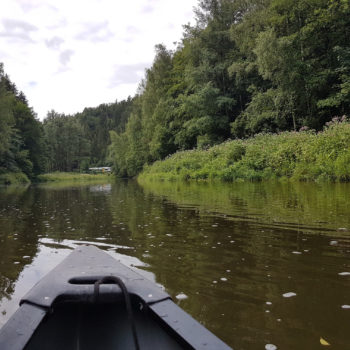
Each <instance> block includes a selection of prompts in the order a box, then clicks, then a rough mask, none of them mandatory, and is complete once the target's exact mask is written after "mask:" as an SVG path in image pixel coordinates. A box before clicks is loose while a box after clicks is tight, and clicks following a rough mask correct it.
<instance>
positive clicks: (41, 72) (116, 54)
mask: <svg viewBox="0 0 350 350" xmlns="http://www.w3.org/2000/svg"><path fill="white" fill-rule="evenodd" d="M196 5H197V0H178V1H174V0H161V1H160V0H133V1H116V0H74V1H72V0H60V1H57V0H1V1H0V48H1V50H0V62H3V63H4V65H5V71H6V72H7V73H8V74H9V75H10V78H11V80H12V81H13V82H15V83H16V85H17V87H18V88H19V89H20V90H23V92H24V93H25V95H26V96H27V98H28V100H29V102H30V104H31V105H32V106H33V108H34V110H35V111H36V112H37V113H38V115H39V117H40V118H41V119H42V118H43V117H44V116H45V115H46V112H47V111H48V110H50V109H52V108H53V109H55V110H57V111H58V112H63V113H67V114H69V113H75V112H78V111H81V110H82V109H83V108H84V107H92V106H97V105H98V104H100V103H106V102H113V101H115V100H116V99H117V100H122V99H124V98H126V97H127V96H128V95H134V94H135V92H136V90H137V86H138V84H139V82H140V81H141V78H142V76H143V73H144V70H145V68H147V67H149V66H150V65H151V64H152V60H153V58H154V46H155V45H156V44H158V43H164V44H165V45H167V47H168V48H173V42H176V41H179V40H180V39H181V36H182V25H183V24H186V23H188V22H189V21H192V22H193V12H192V8H193V6H196Z"/></svg>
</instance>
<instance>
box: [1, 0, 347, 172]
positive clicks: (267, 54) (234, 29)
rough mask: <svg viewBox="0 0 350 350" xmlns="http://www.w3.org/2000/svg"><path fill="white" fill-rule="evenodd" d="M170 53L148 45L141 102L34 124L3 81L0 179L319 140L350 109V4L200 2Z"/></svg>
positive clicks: (133, 167) (137, 166) (127, 167)
mask: <svg viewBox="0 0 350 350" xmlns="http://www.w3.org/2000/svg"><path fill="white" fill-rule="evenodd" d="M195 18H196V22H195V24H194V25H185V26H184V34H183V37H182V38H181V40H180V42H179V43H178V44H177V48H176V49H175V50H168V49H167V48H166V47H165V46H164V45H161V44H160V45H157V46H156V54H155V58H154V62H153V65H152V66H151V67H150V68H149V69H147V70H146V72H145V78H144V80H143V81H142V82H141V83H140V86H139V89H138V91H137V94H136V95H135V97H133V98H129V99H127V100H126V101H121V102H115V103H112V104H103V105H100V106H98V107H96V108H86V109H85V110H84V111H83V112H82V113H78V114H76V115H73V116H68V115H63V114H59V113H57V112H55V111H51V112H49V113H48V115H47V117H46V119H45V120H44V122H43V123H40V122H39V121H38V120H37V119H36V117H35V113H34V112H33V110H32V109H31V108H30V107H29V106H28V102H27V100H26V98H25V96H24V95H23V93H20V92H18V91H17V89H16V87H15V85H14V84H13V83H12V82H11V81H10V79H9V78H8V76H7V75H6V74H5V73H4V72H3V68H2V66H1V71H0V74H1V76H0V79H1V82H0V173H1V172H5V171H19V170H20V171H22V172H24V173H25V174H26V175H27V176H28V177H33V176H35V175H36V174H38V173H40V172H43V171H56V170H59V171H75V170H76V171H84V170H86V169H87V168H88V166H89V165H108V164H112V165H113V168H114V171H115V173H116V174H117V175H119V176H134V175H136V174H137V173H139V172H140V171H141V170H142V168H143V166H144V165H145V164H150V163H152V162H154V161H156V160H159V159H164V158H166V157H167V156H168V155H170V154H173V153H175V152H177V151H178V150H188V149H194V148H200V149H206V148H208V147H210V146H213V145H216V144H219V143H222V142H223V141H225V140H228V139H241V138H248V137H250V136H253V135H256V134H259V133H264V132H265V133H266V132H271V133H278V132H281V131H288V130H295V131H297V130H300V129H302V130H305V129H308V128H309V129H315V130H321V129H322V128H323V126H324V125H325V124H326V123H327V122H329V121H330V120H332V118H333V117H335V116H342V115H348V114H349V107H350V41H349V38H350V5H349V2H348V0H200V1H199V2H198V7H197V8H196V9H195Z"/></svg>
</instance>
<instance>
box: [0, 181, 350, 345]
mask: <svg viewBox="0 0 350 350" xmlns="http://www.w3.org/2000/svg"><path fill="white" fill-rule="evenodd" d="M349 199H350V185H349V184H322V185H320V184H305V183H303V184H290V183H236V184H206V183H199V184H197V183H191V184H188V183H166V182H164V183H145V184H141V185H140V184H138V183H137V182H136V181H119V182H115V183H111V184H100V185H82V186H78V185H75V186H62V185H60V186H57V185H54V186H49V185H46V186H44V185H42V186H31V187H28V188H22V187H8V188H0V326H1V325H2V324H3V323H4V322H6V320H7V319H8V318H9V317H10V316H11V315H12V314H13V312H14V311H15V310H16V308H17V305H18V301H19V300H20V298H21V297H22V296H23V294H24V293H25V292H27V291H28V290H29V289H30V288H31V287H32V286H33V285H34V284H35V283H36V282H37V281H38V280H39V279H40V278H41V277H42V276H43V275H44V274H45V273H47V272H48V271H50V270H51V269H52V268H53V267H54V266H55V265H57V264H58V263H59V262H60V261H62V259H63V258H64V257H65V256H67V255H68V254H69V253H70V252H71V250H72V249H74V248H75V247H77V246H79V245H80V244H84V243H91V244H94V245H97V246H99V247H100V248H101V249H103V250H105V251H107V252H108V253H109V254H111V255H112V256H114V257H116V258H118V259H119V260H121V261H122V262H123V263H125V264H126V265H128V266H131V267H132V268H134V269H137V270H138V271H139V272H140V273H142V274H144V275H145V276H147V277H148V278H150V279H151V280H153V281H156V282H157V283H159V284H161V285H163V286H164V288H165V289H166V291H167V292H168V293H169V294H170V295H171V296H172V297H173V298H174V300H175V301H176V302H177V303H178V304H179V305H180V306H181V307H182V308H183V309H185V310H186V311H187V312H189V313H190V314H191V315H192V316H193V317H194V318H196V319H197V320H199V321H200V322H201V323H202V324H203V325H204V326H206V327H207V328H208V329H210V330H211V331H212V332H214V333H215V334H216V335H217V336H219V337H220V338H222V339H223V340H224V341H225V342H227V343H228V344H229V345H230V346H232V347H233V348H234V349H246V350H250V349H253V350H255V349H265V348H269V345H268V344H273V345H275V346H276V347H277V349H307V350H309V349H320V348H323V347H324V346H323V345H322V344H321V342H320V339H321V338H322V339H324V341H327V342H328V343H329V344H331V348H332V349H341V350H344V349H349V348H350V332H349V325H350V259H349V257H350V231H349V229H350V205H349V203H350V202H349ZM181 296H182V298H179V299H178V298H177V297H181ZM270 348H273V347H272V345H270Z"/></svg>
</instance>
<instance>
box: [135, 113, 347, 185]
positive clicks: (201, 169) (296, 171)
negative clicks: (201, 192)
mask: <svg viewBox="0 0 350 350" xmlns="http://www.w3.org/2000/svg"><path fill="white" fill-rule="evenodd" d="M140 178H148V179H163V180H164V179H183V180H191V179H192V180H215V179H218V180H223V181H237V180H249V181H260V180H265V179H283V180H284V181H285V180H286V179H290V178H292V179H295V180H301V181H307V180H317V181H321V180H327V181H350V123H349V122H348V121H347V119H346V118H344V117H343V119H342V120H340V119H339V118H333V120H332V122H331V123H328V125H327V126H326V127H325V129H324V130H323V131H322V132H319V133H315V132H313V131H308V130H306V131H299V132H282V133H279V134H266V133H264V134H259V135H256V136H254V137H252V138H250V139H247V140H240V139H237V140H233V141H227V142H224V143H222V144H221V145H217V146H214V147H212V148H209V149H207V150H200V149H197V150H191V151H183V152H178V153H176V154H174V155H173V156H171V157H168V158H167V159H165V160H163V161H157V162H155V163H154V164H153V165H151V166H147V167H146V168H145V169H144V171H143V172H142V173H141V174H140Z"/></svg>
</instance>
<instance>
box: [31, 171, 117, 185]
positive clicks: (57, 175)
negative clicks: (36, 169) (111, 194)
mask: <svg viewBox="0 0 350 350" xmlns="http://www.w3.org/2000/svg"><path fill="white" fill-rule="evenodd" d="M110 179H111V175H110V174H80V173H64V172H54V173H48V174H42V175H39V176H38V181H39V182H72V183H74V182H104V181H107V180H110Z"/></svg>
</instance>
